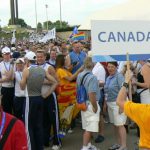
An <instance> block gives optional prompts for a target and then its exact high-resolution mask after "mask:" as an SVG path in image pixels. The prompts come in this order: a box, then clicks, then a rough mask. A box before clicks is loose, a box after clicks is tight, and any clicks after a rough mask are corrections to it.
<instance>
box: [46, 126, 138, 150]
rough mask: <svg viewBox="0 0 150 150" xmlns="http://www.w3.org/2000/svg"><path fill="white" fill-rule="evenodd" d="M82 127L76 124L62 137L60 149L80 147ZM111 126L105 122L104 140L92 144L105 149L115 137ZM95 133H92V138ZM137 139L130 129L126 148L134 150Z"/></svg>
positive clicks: (134, 132) (71, 149)
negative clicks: (72, 129)
mask: <svg viewBox="0 0 150 150" xmlns="http://www.w3.org/2000/svg"><path fill="white" fill-rule="evenodd" d="M82 133H83V131H82V129H81V125H80V124H77V127H76V128H75V129H74V132H73V133H71V134H69V133H68V134H67V135H66V136H65V137H64V138H63V139H62V143H63V146H62V148H61V150H80V149H81V147H82ZM113 133H114V131H113V126H112V125H111V124H105V141H104V142H103V143H100V144H95V143H94V141H93V144H94V145H95V146H96V147H97V148H99V149H100V150H107V149H108V147H109V146H111V145H112V144H114V143H115V142H116V138H115V136H114V134H113ZM95 137H96V134H94V138H95ZM136 141H137V137H136V130H135V129H134V130H133V129H132V130H130V131H129V133H128V135H127V146H128V150H135V147H136V145H135V142H136ZM45 150H51V148H46V149H45Z"/></svg>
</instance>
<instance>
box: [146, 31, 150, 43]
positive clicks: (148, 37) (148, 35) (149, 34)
mask: <svg viewBox="0 0 150 150" xmlns="http://www.w3.org/2000/svg"><path fill="white" fill-rule="evenodd" d="M149 39H150V32H148V34H147V38H146V41H147V42H148V41H149Z"/></svg>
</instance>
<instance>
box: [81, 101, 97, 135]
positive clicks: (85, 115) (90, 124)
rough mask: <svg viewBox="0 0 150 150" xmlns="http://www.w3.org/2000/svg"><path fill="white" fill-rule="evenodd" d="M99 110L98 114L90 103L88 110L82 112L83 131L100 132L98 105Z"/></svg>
mask: <svg viewBox="0 0 150 150" xmlns="http://www.w3.org/2000/svg"><path fill="white" fill-rule="evenodd" d="M97 107H98V110H97V112H96V113H94V112H93V110H92V104H91V103H90V102H89V104H88V107H87V110H86V111H81V118H82V129H84V130H86V131H89V132H98V131H99V118H100V107H99V105H98V103H97Z"/></svg>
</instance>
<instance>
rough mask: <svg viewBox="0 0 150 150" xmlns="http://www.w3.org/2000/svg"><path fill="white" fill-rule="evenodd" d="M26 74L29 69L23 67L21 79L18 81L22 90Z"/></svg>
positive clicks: (24, 85) (25, 81)
mask: <svg viewBox="0 0 150 150" xmlns="http://www.w3.org/2000/svg"><path fill="white" fill-rule="evenodd" d="M28 75H29V70H28V69H27V68H25V69H24V70H23V73H22V79H21V81H20V88H21V89H22V90H25V87H26V83H27V77H28Z"/></svg>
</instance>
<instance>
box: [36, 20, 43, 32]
mask: <svg viewBox="0 0 150 150" xmlns="http://www.w3.org/2000/svg"><path fill="white" fill-rule="evenodd" d="M42 28H43V27H42V23H40V22H38V24H37V31H38V32H41V31H42Z"/></svg>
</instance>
